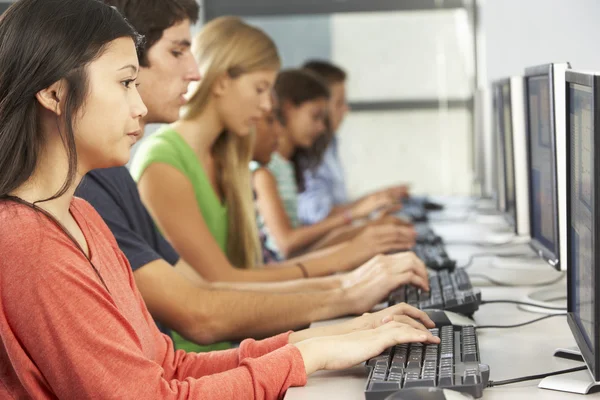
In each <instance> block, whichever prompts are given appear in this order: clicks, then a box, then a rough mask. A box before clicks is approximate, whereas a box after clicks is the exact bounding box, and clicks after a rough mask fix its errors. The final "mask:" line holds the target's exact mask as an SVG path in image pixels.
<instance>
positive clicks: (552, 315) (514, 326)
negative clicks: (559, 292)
mask: <svg viewBox="0 0 600 400" xmlns="http://www.w3.org/2000/svg"><path fill="white" fill-rule="evenodd" d="M566 315H567V314H566V313H564V314H550V315H545V316H543V317H540V318H536V319H532V320H531V321H527V322H522V323H520V324H514V325H479V326H477V327H475V329H477V330H480V329H504V328H506V329H508V328H520V327H522V326H525V325H529V324H533V323H535V322H538V321H542V320H544V319H548V318H553V317H560V316H566Z"/></svg>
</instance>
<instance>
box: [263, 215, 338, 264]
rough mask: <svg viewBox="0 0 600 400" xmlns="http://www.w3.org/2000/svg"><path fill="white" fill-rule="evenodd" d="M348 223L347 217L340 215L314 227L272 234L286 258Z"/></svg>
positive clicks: (277, 230)
mask: <svg viewBox="0 0 600 400" xmlns="http://www.w3.org/2000/svg"><path fill="white" fill-rule="evenodd" d="M347 223H348V221H347V219H346V217H345V216H344V215H342V214H340V215H335V216H332V217H327V219H325V220H324V221H321V222H319V223H317V224H314V225H306V226H302V227H298V228H289V229H275V230H272V232H273V235H274V237H275V241H276V243H277V245H278V247H279V249H280V250H281V252H282V253H284V255H285V256H286V257H289V255H290V254H293V253H295V252H297V251H301V250H303V249H305V248H306V247H308V246H309V245H311V244H313V243H315V242H316V241H318V240H319V239H321V238H322V237H323V236H325V235H326V234H327V233H329V232H330V231H332V230H333V229H335V228H338V227H341V226H344V225H346V224H347Z"/></svg>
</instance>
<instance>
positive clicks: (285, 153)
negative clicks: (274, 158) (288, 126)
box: [277, 131, 296, 160]
mask: <svg viewBox="0 0 600 400" xmlns="http://www.w3.org/2000/svg"><path fill="white" fill-rule="evenodd" d="M295 151H296V145H295V144H294V143H292V141H291V140H290V135H289V133H288V132H287V131H285V132H284V133H283V134H282V135H281V136H279V141H278V142H277V152H278V153H279V155H280V156H281V157H283V158H285V159H286V160H290V159H291V158H292V156H293V155H294V152H295Z"/></svg>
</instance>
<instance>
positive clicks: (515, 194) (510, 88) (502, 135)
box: [493, 76, 529, 237]
mask: <svg viewBox="0 0 600 400" xmlns="http://www.w3.org/2000/svg"><path fill="white" fill-rule="evenodd" d="M493 87H494V91H495V93H496V96H497V97H496V100H497V102H496V104H495V106H496V107H498V108H495V109H494V116H495V124H494V125H495V127H496V130H497V135H498V138H499V146H498V156H499V157H500V160H499V162H498V167H499V171H498V172H499V173H498V177H499V179H501V182H502V183H501V185H502V187H503V194H504V200H503V202H502V203H503V204H504V206H505V207H504V210H505V217H506V220H507V222H508V224H509V226H511V227H512V229H513V230H514V232H515V234H517V235H519V236H526V237H529V185H528V174H527V140H526V135H525V104H524V95H523V77H520V76H514V77H510V78H506V79H501V80H498V81H496V82H494V84H493Z"/></svg>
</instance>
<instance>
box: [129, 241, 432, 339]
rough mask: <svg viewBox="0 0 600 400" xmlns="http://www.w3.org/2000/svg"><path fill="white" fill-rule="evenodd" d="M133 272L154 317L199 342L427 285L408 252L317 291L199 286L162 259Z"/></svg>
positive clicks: (277, 326)
mask: <svg viewBox="0 0 600 400" xmlns="http://www.w3.org/2000/svg"><path fill="white" fill-rule="evenodd" d="M180 264H181V263H180ZM180 264H178V266H180ZM134 276H135V280H136V283H137V285H138V287H139V289H140V292H141V293H142V296H143V298H144V301H145V303H146V304H147V306H148V309H149V310H150V312H151V313H152V314H153V315H154V316H155V317H156V319H158V320H159V321H161V322H163V323H165V324H166V325H168V326H169V327H171V328H173V329H175V330H177V331H178V332H180V333H182V334H183V335H184V336H186V337H189V338H190V339H192V340H194V341H197V342H200V343H213V342H215V341H220V340H230V339H237V338H240V337H247V336H252V337H264V336H267V335H270V334H274V333H276V332H282V331H286V330H289V329H293V328H297V327H300V326H306V325H308V324H309V323H311V322H313V321H316V320H325V319H331V318H335V317H338V316H340V315H349V314H360V313H363V312H366V311H368V310H370V309H372V308H373V307H374V306H375V305H377V304H378V303H379V302H381V301H382V300H383V299H384V298H386V297H387V295H388V294H389V293H390V292H391V291H392V290H394V289H395V288H397V287H398V286H400V285H402V284H406V283H409V282H410V283H412V284H415V285H417V286H420V287H423V288H424V289H427V288H428V287H427V283H426V282H427V272H426V270H425V267H424V265H423V264H422V263H421V262H420V261H419V260H418V259H417V258H416V257H415V256H414V255H413V254H411V253H405V254H400V255H395V256H380V257H376V258H374V259H372V260H371V261H369V262H368V263H366V264H365V265H364V266H362V267H360V268H357V269H356V270H355V271H353V272H352V273H349V274H344V275H343V276H340V277H339V280H338V282H339V284H338V287H337V288H336V289H330V290H323V291H318V292H314V291H313V292H302V293H298V292H294V293H266V292H253V291H234V290H216V289H210V288H206V287H198V286H194V285H193V284H192V283H191V282H189V281H188V280H186V279H185V278H184V277H183V276H181V275H180V274H178V273H177V272H175V271H174V270H173V268H172V267H170V266H169V265H166V264H165V263H164V262H162V261H156V262H153V263H150V264H148V265H146V266H144V267H142V268H140V269H138V270H137V271H136V272H135V273H134ZM232 285H233V284H232ZM265 285H268V284H265ZM222 310H228V312H227V313H223V312H222Z"/></svg>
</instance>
